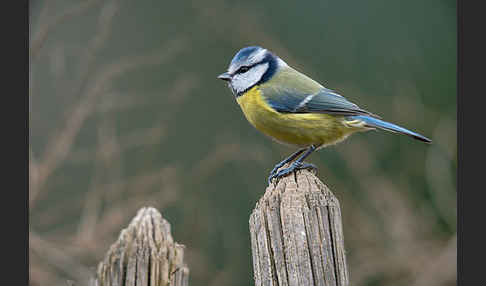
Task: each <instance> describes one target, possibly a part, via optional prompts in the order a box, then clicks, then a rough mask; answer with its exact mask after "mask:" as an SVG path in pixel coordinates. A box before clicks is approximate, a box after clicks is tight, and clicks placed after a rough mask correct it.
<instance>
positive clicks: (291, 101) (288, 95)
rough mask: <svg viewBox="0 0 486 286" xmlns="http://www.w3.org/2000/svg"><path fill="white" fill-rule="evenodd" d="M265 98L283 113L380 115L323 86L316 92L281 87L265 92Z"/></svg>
mask: <svg viewBox="0 0 486 286" xmlns="http://www.w3.org/2000/svg"><path fill="white" fill-rule="evenodd" d="M264 98H265V99H266V101H267V103H268V104H269V105H270V106H271V107H272V108H273V109H275V110H276V111H278V112H282V113H327V114H333V115H344V116H349V115H369V116H373V117H378V116H377V115H374V114H372V113H370V112H368V111H366V110H364V109H361V108H360V107H359V106H357V105H356V104H354V103H352V102H350V101H348V100H347V99H346V98H344V97H342V96H341V95H339V94H337V93H335V92H334V91H333V90H330V89H327V88H322V89H320V90H318V91H317V92H315V93H300V92H297V91H295V90H285V89H280V90H278V92H273V93H272V94H268V93H267V94H265V95H264Z"/></svg>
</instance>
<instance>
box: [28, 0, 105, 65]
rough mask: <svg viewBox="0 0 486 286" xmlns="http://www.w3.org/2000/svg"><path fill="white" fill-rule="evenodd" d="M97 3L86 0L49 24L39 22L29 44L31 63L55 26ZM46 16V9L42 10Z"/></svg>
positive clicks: (94, 0)
mask: <svg viewBox="0 0 486 286" xmlns="http://www.w3.org/2000/svg"><path fill="white" fill-rule="evenodd" d="M98 1H99V0H86V1H84V2H82V3H80V4H79V5H77V6H74V7H71V8H70V9H68V10H67V11H65V12H64V13H63V14H61V15H60V16H58V17H57V18H55V19H54V20H52V21H50V22H44V23H42V22H41V23H40V27H39V30H38V32H37V34H36V35H35V37H34V38H33V39H32V41H31V42H30V43H31V44H30V59H31V61H32V60H34V59H35V57H36V56H37V55H38V53H39V51H40V49H41V48H42V46H43V45H44V43H45V40H46V39H47V35H48V34H49V32H50V31H51V30H52V29H53V28H54V27H56V26H57V25H59V24H61V23H63V22H64V21H66V20H68V19H70V18H72V17H74V16H76V15H78V14H81V13H83V12H85V11H86V10H88V9H89V8H91V7H92V6H94V4H96V3H97V2H98ZM46 5H47V4H46ZM46 7H47V6H46ZM44 13H45V14H44ZM46 14H47V8H44V10H43V14H42V15H46Z"/></svg>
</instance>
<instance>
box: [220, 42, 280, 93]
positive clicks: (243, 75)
mask: <svg viewBox="0 0 486 286" xmlns="http://www.w3.org/2000/svg"><path fill="white" fill-rule="evenodd" d="M286 65H287V64H286V63H285V62H284V61H283V60H282V59H280V58H279V57H277V56H276V55H274V54H272V53H271V52H270V51H268V50H266V49H264V48H262V47H258V46H251V47H246V48H243V49H241V50H239V51H238V53H236V55H235V56H234V57H233V59H232V60H231V63H230V65H229V67H228V71H227V72H225V73H222V74H220V75H219V76H218V78H219V79H222V80H224V81H227V82H228V86H229V88H230V89H231V90H232V91H233V94H234V95H235V96H236V97H238V96H240V95H242V94H243V93H244V92H245V91H247V90H249V89H250V88H252V87H254V86H255V85H257V84H261V83H264V82H267V81H268V80H270V79H271V78H272V76H273V75H274V74H275V73H276V72H277V71H278V70H279V69H280V68H281V67H283V66H286Z"/></svg>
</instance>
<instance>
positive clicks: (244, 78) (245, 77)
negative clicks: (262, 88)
mask: <svg viewBox="0 0 486 286" xmlns="http://www.w3.org/2000/svg"><path fill="white" fill-rule="evenodd" d="M267 69H268V63H263V64H260V65H256V66H254V67H253V68H251V69H250V70H249V71H247V72H246V73H243V74H236V75H235V76H234V77H233V80H232V81H231V85H232V86H233V89H234V90H236V91H237V92H243V91H245V90H246V89H248V88H249V87H251V86H253V85H255V84H256V83H257V82H258V81H260V79H261V78H262V76H263V75H264V74H265V72H266V71H267Z"/></svg>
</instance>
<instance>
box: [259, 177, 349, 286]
mask: <svg viewBox="0 0 486 286" xmlns="http://www.w3.org/2000/svg"><path fill="white" fill-rule="evenodd" d="M274 184H275V182H274ZM250 234H251V248H252V256H253V273H254V280H255V285H256V286H260V285H279V286H281V285H299V286H306V285H349V277H348V269H347V266H346V256H345V251H344V240H343V231H342V224H341V209H340V206H339V201H338V200H337V199H336V197H335V196H334V195H333V193H332V192H331V191H330V190H329V188H328V187H327V186H325V185H324V184H323V183H322V182H321V181H320V180H319V179H318V178H317V177H316V176H315V175H314V174H313V173H312V172H310V171H308V170H298V171H297V172H296V173H295V174H294V173H293V174H291V175H289V176H286V177H283V178H280V179H279V180H278V183H276V185H270V186H268V187H267V189H266V191H265V194H264V195H263V197H262V198H261V199H260V200H259V201H258V203H257V204H256V206H255V209H254V210H253V212H252V214H251V216H250Z"/></svg>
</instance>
